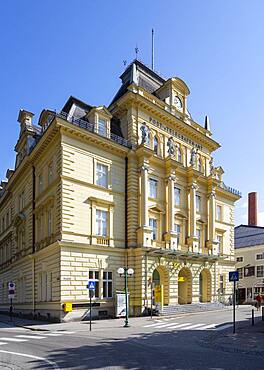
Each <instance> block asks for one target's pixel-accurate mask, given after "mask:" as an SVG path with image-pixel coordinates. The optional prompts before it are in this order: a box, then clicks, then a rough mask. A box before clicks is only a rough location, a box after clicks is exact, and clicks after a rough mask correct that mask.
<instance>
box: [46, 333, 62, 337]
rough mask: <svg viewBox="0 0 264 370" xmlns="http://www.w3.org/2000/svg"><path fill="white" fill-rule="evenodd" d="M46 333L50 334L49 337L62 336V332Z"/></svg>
mask: <svg viewBox="0 0 264 370" xmlns="http://www.w3.org/2000/svg"><path fill="white" fill-rule="evenodd" d="M45 335H48V336H49V337H60V336H61V335H62V333H47V334H45Z"/></svg>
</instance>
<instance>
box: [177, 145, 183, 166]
mask: <svg viewBox="0 0 264 370" xmlns="http://www.w3.org/2000/svg"><path fill="white" fill-rule="evenodd" d="M177 161H178V162H181V163H182V152H181V148H180V147H178V148H177Z"/></svg>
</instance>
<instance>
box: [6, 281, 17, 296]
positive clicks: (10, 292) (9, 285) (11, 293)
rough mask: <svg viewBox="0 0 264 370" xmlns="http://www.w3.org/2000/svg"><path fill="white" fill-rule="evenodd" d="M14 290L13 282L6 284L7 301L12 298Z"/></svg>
mask: <svg viewBox="0 0 264 370" xmlns="http://www.w3.org/2000/svg"><path fill="white" fill-rule="evenodd" d="M15 289H16V285H15V283H13V281H9V283H8V298H9V299H11V298H14V296H15Z"/></svg>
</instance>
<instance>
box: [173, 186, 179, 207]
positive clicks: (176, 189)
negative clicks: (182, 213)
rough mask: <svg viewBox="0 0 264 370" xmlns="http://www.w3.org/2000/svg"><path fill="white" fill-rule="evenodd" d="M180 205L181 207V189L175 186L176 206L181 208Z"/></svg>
mask: <svg viewBox="0 0 264 370" xmlns="http://www.w3.org/2000/svg"><path fill="white" fill-rule="evenodd" d="M177 200H178V201H177ZM180 205H181V189H180V188H178V187H177V186H174V206H176V207H179V206H180Z"/></svg>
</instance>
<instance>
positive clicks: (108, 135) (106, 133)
mask: <svg viewBox="0 0 264 370" xmlns="http://www.w3.org/2000/svg"><path fill="white" fill-rule="evenodd" d="M54 116H57V117H59V118H62V119H64V120H66V121H68V122H70V123H72V124H73V125H75V126H78V127H80V128H83V129H85V130H87V131H89V132H93V133H95V134H97V135H100V136H103V137H106V138H107V139H110V140H112V141H115V142H116V143H118V144H120V145H123V146H126V147H127V148H131V147H132V146H131V143H130V142H129V141H128V140H126V139H124V138H123V137H121V136H118V135H116V134H114V133H112V132H109V131H108V130H103V129H100V128H98V127H97V126H95V125H94V124H93V123H91V122H88V121H85V120H83V119H81V118H76V117H73V116H72V115H69V114H68V113H66V112H63V111H61V112H60V113H54ZM52 121H53V120H52V119H49V120H48V121H47V123H46V124H45V125H44V126H43V127H44V128H43V130H44V131H46V129H47V128H48V127H49V125H50V124H51V122H52Z"/></svg>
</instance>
